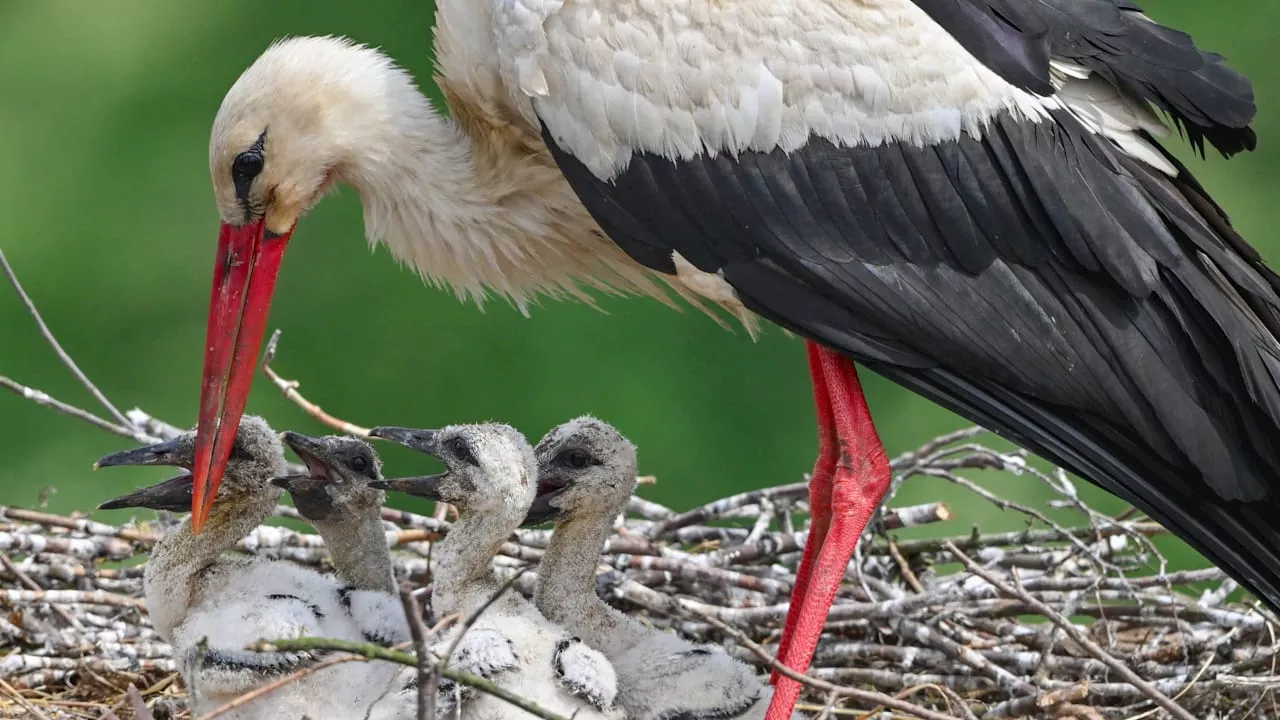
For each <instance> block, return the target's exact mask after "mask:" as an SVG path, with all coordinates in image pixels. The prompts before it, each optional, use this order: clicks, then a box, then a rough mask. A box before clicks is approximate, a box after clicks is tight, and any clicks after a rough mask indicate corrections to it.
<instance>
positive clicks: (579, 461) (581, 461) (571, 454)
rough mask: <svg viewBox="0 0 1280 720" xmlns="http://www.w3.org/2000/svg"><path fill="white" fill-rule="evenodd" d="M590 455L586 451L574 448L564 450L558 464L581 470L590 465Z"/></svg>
mask: <svg viewBox="0 0 1280 720" xmlns="http://www.w3.org/2000/svg"><path fill="white" fill-rule="evenodd" d="M591 460H592V458H591V455H590V454H588V453H587V451H586V450H582V449H580V448H574V449H572V450H566V451H564V452H563V453H561V455H560V463H561V464H562V465H564V466H565V467H569V468H573V469H574V470H581V469H583V468H585V467H586V466H588V465H590V464H591Z"/></svg>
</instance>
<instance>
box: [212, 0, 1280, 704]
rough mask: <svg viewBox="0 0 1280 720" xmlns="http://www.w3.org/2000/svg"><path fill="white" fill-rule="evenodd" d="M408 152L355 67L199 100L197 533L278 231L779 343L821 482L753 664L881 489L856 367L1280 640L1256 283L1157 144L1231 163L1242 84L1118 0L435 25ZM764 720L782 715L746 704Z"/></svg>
mask: <svg viewBox="0 0 1280 720" xmlns="http://www.w3.org/2000/svg"><path fill="white" fill-rule="evenodd" d="M436 44H437V62H438V64H439V67H440V71H441V75H442V78H441V79H440V82H441V86H442V87H443V89H444V92H445V94H446V97H447V98H448V100H449V104H450V107H451V110H452V119H446V118H443V117H441V116H440V115H439V114H438V113H437V112H435V110H434V109H433V108H432V107H431V105H430V104H429V102H428V101H427V100H425V99H424V98H423V96H422V95H421V94H420V93H419V92H418V90H417V89H416V88H415V87H414V85H413V82H412V80H411V79H410V78H409V77H408V76H407V74H406V73H404V72H403V71H401V70H399V69H398V68H396V67H395V66H394V65H393V63H392V62H391V61H390V60H388V59H387V58H386V57H385V56H383V55H381V54H379V53H377V52H376V51H373V50H370V49H367V48H363V47H360V46H357V45H354V44H351V43H349V42H345V41H342V40H336V39H331V38H308V39H294V40H290V41H285V42H281V43H278V44H276V45H273V46H272V47H271V48H270V49H268V50H267V51H266V52H265V53H264V54H263V55H262V56H261V57H260V58H259V59H258V60H257V61H256V62H255V63H254V64H253V65H252V66H251V67H249V68H248V69H247V70H246V71H245V72H244V74H243V75H242V76H241V77H240V78H239V80H238V81H237V82H236V83H235V85H234V86H233V87H232V88H231V90H230V91H229V92H228V93H227V95H226V98H225V99H224V101H223V104H222V107H221V109H220V110H219V112H218V116H217V119H216V121H215V122H214V126H213V133H212V139H211V143H210V165H211V170H212V175H213V182H214V189H215V194H216V196H217V202H218V207H219V210H220V212H221V215H222V219H223V225H222V232H221V236H220V239H219V249H218V255H217V265H216V268H215V271H214V283H213V294H212V302H211V307H210V319H209V335H208V345H207V349H206V356H205V370H204V373H205V374H204V384H203V387H202V391H201V405H200V439H199V452H200V455H199V462H198V465H197V468H196V475H195V482H196V493H195V496H194V500H193V505H194V508H193V510H194V513H195V519H196V523H197V526H198V524H199V522H201V521H202V520H203V518H204V515H205V513H207V512H208V507H209V502H210V497H211V493H212V492H213V491H214V489H215V488H216V486H217V483H218V480H219V477H220V475H221V472H222V468H223V465H224V462H225V459H226V457H227V453H228V452H229V450H230V439H231V438H233V437H234V433H235V428H236V423H237V420H238V418H239V417H240V414H241V412H242V410H243V407H244V401H245V397H246V395H247V393H248V389H249V385H250V381H251V378H252V374H253V372H252V370H253V367H254V364H255V356H256V351H257V349H258V347H259V346H260V343H261V339H262V332H263V329H264V326H265V318H266V314H267V309H268V305H269V303H270V299H271V293H272V287H273V284H274V279H275V275H276V272H277V270H278V267H279V263H280V259H281V255H282V253H283V252H284V249H285V246H286V243H287V242H288V240H289V238H290V236H291V234H292V232H293V228H294V226H295V223H296V222H297V220H298V219H299V217H300V216H301V215H302V214H303V213H304V212H306V210H307V209H308V208H310V207H311V206H312V205H313V204H314V203H315V202H316V201H317V200H318V199H319V198H320V197H321V196H322V195H323V194H324V193H325V192H326V190H327V189H328V188H329V187H330V186H331V185H332V184H334V183H335V182H336V181H339V180H341V181H345V182H347V183H349V184H350V185H352V186H354V187H355V188H356V189H357V191H358V192H359V193H360V195H361V197H362V200H363V202H364V207H365V224H366V229H367V232H368V234H369V237H370V239H371V240H373V241H382V242H385V243H386V244H387V245H388V246H389V247H390V249H391V250H392V252H393V253H394V254H395V255H397V256H398V257H399V258H401V259H402V260H404V261H406V262H408V263H410V264H412V265H414V266H415V267H416V268H417V269H418V270H419V271H420V272H421V273H422V274H423V275H424V276H425V277H427V278H429V279H431V280H432V281H435V282H437V283H441V284H448V285H451V286H453V287H454V288H455V289H456V291H457V292H458V293H459V294H461V295H464V296H477V297H478V296H480V295H483V294H484V293H485V291H486V289H489V290H492V291H495V292H497V293H498V294H500V295H503V296H506V297H507V298H509V299H511V300H512V301H514V302H516V303H517V304H520V305H523V303H524V302H525V301H526V300H527V299H529V298H530V297H531V296H533V295H534V294H536V293H538V292H546V293H550V294H559V295H566V294H568V295H574V294H579V293H580V292H581V290H580V288H579V286H578V285H577V284H576V283H587V284H590V285H594V286H597V287H599V286H608V287H613V288H618V289H622V290H628V291H634V292H639V293H643V294H650V295H655V296H659V295H661V294H662V293H661V291H660V286H659V285H658V284H656V283H654V282H653V278H654V277H661V278H665V279H667V280H669V281H670V282H671V284H672V286H673V287H674V288H676V289H677V290H678V291H680V292H682V293H686V294H693V295H695V296H698V297H703V298H706V299H709V300H711V301H712V302H713V304H715V305H717V306H720V307H723V308H725V309H728V310H729V311H731V312H735V313H737V314H738V315H739V317H742V318H743V319H744V320H745V321H747V322H752V321H753V317H754V316H753V315H751V313H755V314H758V315H760V316H763V317H765V318H767V319H769V320H772V321H774V322H775V323H777V324H779V325H781V326H783V327H786V328H789V329H791V330H793V331H795V332H797V333H799V334H800V335H802V336H804V337H805V338H807V340H808V347H809V358H810V370H811V372H812V375H813V381H814V387H815V396H816V399H817V408H818V427H819V433H820V434H819V437H820V444H819V456H818V460H817V464H816V466H815V469H814V473H813V477H812V480H811V482H810V487H811V501H812V509H813V520H812V529H811V532H810V536H809V542H808V544H807V545H806V548H805V554H804V558H803V561H802V566H801V571H800V574H799V578H800V581H799V582H798V583H797V586H796V589H795V593H794V595H793V600H794V602H793V604H792V607H791V610H790V612H789V613H788V617H787V623H786V629H785V630H784V633H783V637H782V641H781V647H780V656H781V658H782V660H783V662H785V663H786V664H788V665H790V666H791V667H794V668H796V669H798V670H803V669H805V668H806V667H807V665H808V661H809V658H810V656H811V654H812V651H813V649H814V646H815V645H816V642H817V638H818V636H819V633H820V630H821V626H822V623H823V620H824V618H825V617H826V612H827V610H828V608H829V605H830V602H831V600H832V597H833V595H834V593H835V590H836V587H837V585H838V584H839V582H840V579H841V577H842V575H843V572H844V570H845V567H846V564H847V561H848V558H849V556H850V554H851V552H852V549H853V547H854V544H855V543H856V541H857V539H858V537H859V535H860V534H861V531H862V530H863V527H864V525H865V524H866V522H867V520H868V518H869V517H870V515H871V513H872V511H873V510H874V509H875V507H876V506H877V504H878V503H879V501H880V500H881V498H882V497H883V493H884V491H885V489H886V487H887V486H888V482H889V471H888V466H887V463H886V461H885V454H884V450H883V448H882V447H881V444H880V441H879V439H878V437H877V435H876V432H875V429H874V427H873V426H872V422H871V419H870V414H869V412H868V410H867V408H866V405H865V402H864V400H863V398H862V394H861V391H860V389H859V385H858V377H857V373H856V371H855V368H854V365H853V361H854V360H856V361H859V362H861V363H862V364H863V365H865V366H866V367H869V368H871V369H873V370H875V371H877V372H879V373H881V374H883V375H885V376H887V377H889V378H891V379H893V380H895V381H897V382H899V383H901V384H902V385H904V386H906V387H908V388H910V389H912V390H914V391H916V392H918V393H921V394H922V395H924V396H926V397H928V398H930V399H932V400H934V401H936V402H938V403H940V404H941V405H943V406H945V407H947V408H950V409H952V410H954V411H956V412H958V413H960V414H962V415H964V416H966V417H968V418H971V419H973V420H974V421H976V422H979V423H981V424H983V425H985V426H986V427H988V428H990V429H992V430H994V431H996V432H999V433H1001V434H1003V435H1005V436H1007V437H1009V438H1011V439H1013V440H1014V441H1016V442H1018V443H1019V444H1022V445H1023V446H1025V447H1027V448H1029V449H1031V450H1033V451H1035V452H1036V453H1038V454H1040V455H1042V456H1044V457H1046V458H1049V459H1051V460H1053V461H1054V462H1056V463H1058V464H1060V465H1062V466H1064V467H1066V468H1069V469H1070V470H1072V471H1074V472H1076V473H1078V474H1080V475H1082V476H1083V477H1085V478H1087V479H1089V480H1091V481H1092V482H1094V483H1097V484H1099V485H1101V486H1102V487H1104V488H1106V489H1108V490H1110V491H1111V492H1114V493H1116V494H1117V495H1119V496H1121V497H1122V498H1124V499H1125V500H1127V501H1129V502H1131V503H1133V504H1135V505H1137V506H1138V507H1139V508H1141V509H1142V510H1144V511H1145V512H1147V513H1149V514H1150V515H1151V516H1153V517H1154V518H1156V519H1158V520H1159V521H1161V522H1162V523H1164V524H1165V525H1166V526H1167V527H1169V528H1170V529H1171V530H1173V531H1174V532H1176V533H1177V534H1178V535H1180V536H1181V537H1183V538H1184V539H1186V540H1187V541H1189V542H1190V543H1191V544H1192V545H1193V546H1194V547H1196V548H1197V549H1198V550H1199V551H1201V552H1202V553H1204V554H1205V555H1207V556H1208V557H1209V558H1210V559H1211V560H1212V561H1213V562H1215V563H1216V564H1218V565H1220V566H1222V567H1223V568H1225V569H1226V570H1228V571H1229V572H1230V573H1231V574H1232V575H1234V576H1235V577H1236V578H1238V579H1239V580H1240V581H1241V582H1243V583H1244V584H1245V585H1247V586H1248V587H1249V588H1250V589H1251V590H1253V591H1254V592H1256V593H1258V594H1259V595H1261V596H1262V597H1263V598H1265V599H1266V600H1267V601H1268V602H1269V603H1270V604H1271V605H1272V606H1280V531H1278V530H1277V528H1276V525H1275V523H1274V518H1275V517H1277V516H1280V500H1278V499H1277V491H1278V490H1280V479H1278V478H1280V442H1277V440H1280V387H1278V383H1280V342H1277V336H1278V335H1280V294H1278V292H1277V288H1278V287H1280V278H1277V276H1276V275H1275V274H1274V273H1273V272H1272V271H1270V270H1269V269H1267V268H1266V267H1265V266H1264V264H1263V262H1262V261H1261V259H1260V258H1259V256H1258V254H1257V253H1256V252H1255V251H1254V250H1253V249H1252V248H1250V247H1249V245H1248V244H1247V243H1246V242H1245V241H1244V240H1243V239H1242V238H1241V237H1240V236H1239V235H1237V234H1236V232H1235V231H1234V230H1233V229H1232V228H1231V226H1230V224H1229V222H1228V220H1227V218H1226V216H1225V215H1224V214H1223V212H1222V211H1221V210H1220V208H1219V207H1218V206H1217V205H1216V204H1215V203H1214V202H1213V200H1211V199H1210V198H1209V196H1208V195H1207V193H1206V192H1205V191H1204V189H1203V188H1202V187H1200V185H1199V184H1198V183H1197V182H1196V181H1195V179H1194V178H1193V177H1192V176H1191V174H1190V173H1189V172H1188V170H1187V169H1186V168H1185V167H1183V166H1182V165H1181V164H1180V163H1179V162H1178V161H1177V160H1176V159H1175V158H1174V157H1172V156H1171V155H1170V154H1169V153H1167V152H1166V151H1165V150H1164V149H1163V148H1162V147H1161V146H1160V145H1159V143H1158V140H1157V137H1160V136H1163V135H1165V134H1167V132H1168V128H1167V127H1166V125H1165V124H1164V123H1162V122H1161V116H1160V115H1158V114H1157V112H1158V111H1163V113H1164V116H1165V117H1167V118H1168V119H1169V120H1170V121H1171V123H1172V124H1173V125H1175V126H1177V127H1178V128H1179V129H1180V130H1181V131H1182V132H1184V133H1185V134H1186V135H1187V136H1188V137H1189V138H1190V139H1191V141H1192V142H1193V143H1194V144H1195V145H1196V146H1198V147H1199V148H1200V149H1203V145H1204V143H1206V142H1207V143H1209V144H1211V145H1213V146H1214V147H1216V148H1217V149H1218V150H1219V151H1221V152H1223V153H1225V154H1228V155H1230V154H1232V153H1235V152H1238V151H1240V150H1244V149H1251V148H1252V147H1253V145H1254V139H1255V138H1254V134H1253V131H1252V130H1251V129H1250V128H1249V123H1250V122H1251V120H1252V117H1253V114H1254V110H1255V108H1254V104H1253V99H1252V89H1251V87H1250V84H1249V82H1248V81H1247V80H1246V79H1245V78H1244V77H1242V76H1241V75H1239V74H1238V73H1236V72H1234V71H1232V70H1230V69H1228V68H1227V67H1226V66H1225V65H1224V64H1223V62H1222V58H1221V57H1219V56H1217V55H1213V54H1210V53H1206V52H1202V51H1200V50H1199V49H1197V48H1196V47H1195V45H1194V44H1193V43H1192V41H1191V40H1190V38H1188V37H1187V36H1186V35H1184V34H1182V33H1179V32H1177V31H1174V30H1171V29H1168V28H1166V27H1163V26H1161V25H1159V24H1157V23H1155V22H1154V21H1152V20H1150V19H1149V18H1147V17H1146V16H1145V15H1143V14H1142V12H1141V10H1140V9H1139V8H1138V7H1137V6H1136V5H1134V4H1132V3H1131V2H1128V0H785V1H780V0H647V1H642V0H567V1H566V0H491V1H490V2H476V1H475V0H448V1H446V2H441V3H440V7H439V16H438V20H437V31H436ZM775 682H777V684H778V692H777V693H776V694H775V697H774V701H773V705H772V706H771V710H770V715H769V717H770V718H782V717H785V716H786V714H787V712H788V711H789V709H790V708H791V707H792V705H793V704H794V701H795V699H796V696H797V694H798V692H799V689H798V686H797V685H796V684H795V683H793V682H791V681H782V680H780V679H779V678H776V677H775Z"/></svg>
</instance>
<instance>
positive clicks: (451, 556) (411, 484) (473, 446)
mask: <svg viewBox="0 0 1280 720" xmlns="http://www.w3.org/2000/svg"><path fill="white" fill-rule="evenodd" d="M371 435H373V436H374V437H381V438H386V439H388V440H394V441H395V442H398V443H400V444H402V445H406V446H408V447H411V448H413V449H415V450H420V451H422V452H424V453H427V454H428V455H431V456H433V457H436V458H437V459H439V460H440V461H441V462H443V463H444V464H445V466H446V468H447V470H446V472H444V473H442V474H439V475H433V476H427V477H414V478H400V479H396V480H388V481H385V482H380V483H375V485H376V486H378V487H383V488H389V489H392V490H398V491H401V492H406V493H409V494H411V495H415V496H417V497H423V498H428V499H431V500H436V501H443V502H447V503H450V504H451V505H454V506H455V507H456V508H457V509H458V521H457V522H456V523H454V525H453V528H452V529H451V530H450V531H449V535H448V537H446V538H445V539H444V540H443V541H441V542H440V543H439V545H438V546H437V548H436V550H435V552H436V556H437V558H438V565H437V567H438V569H437V570H436V574H435V581H434V583H435V587H434V591H433V597H432V605H433V609H434V610H435V612H436V614H437V615H438V616H444V615H447V614H451V613H458V614H460V615H462V616H463V617H469V616H471V615H472V614H474V613H476V612H480V610H481V608H482V607H484V605H485V604H486V603H488V602H489V601H490V600H492V599H493V598H494V597H495V596H499V595H500V597H498V599H497V600H496V601H494V602H493V603H492V604H491V605H489V606H488V607H487V608H485V609H484V610H483V612H480V614H479V617H478V619H477V620H476V622H475V624H474V626H473V627H472V628H471V629H470V630H468V631H467V634H466V635H465V636H464V639H463V641H462V642H460V643H459V647H458V648H457V650H456V652H455V653H454V655H453V657H451V658H450V662H451V664H453V665H455V666H459V667H460V668H461V669H464V670H466V671H468V672H472V673H474V674H478V675H481V676H482V677H487V678H489V679H491V680H493V681H494V682H496V683H497V684H499V685H501V686H502V687H504V688H506V689H508V690H510V691H512V692H514V693H516V694H518V695H521V696H523V697H526V698H529V699H531V700H533V701H535V702H537V703H538V704H539V705H541V706H542V707H543V708H545V709H547V710H550V711H552V712H557V713H560V714H563V715H570V716H573V717H575V718H580V719H583V720H585V719H587V718H620V717H622V715H621V714H620V713H619V712H617V711H616V710H613V709H612V705H613V700H614V696H615V694H616V692H617V685H616V681H617V679H616V676H615V675H614V672H613V668H612V666H611V665H610V663H609V661H608V660H607V659H605V657H604V656H603V655H601V654H600V653H599V652H598V651H596V650H593V649H591V648H590V647H587V646H586V645H584V644H583V643H582V642H581V641H580V640H578V639H577V638H575V637H572V636H571V635H569V634H568V633H566V632H565V631H564V630H563V629H562V628H560V627H558V626H556V625H555V624H553V623H551V622H549V621H548V620H547V619H546V618H544V617H543V616H542V615H541V614H539V613H538V611H537V609H536V608H534V606H533V604H532V603H530V602H529V601H528V600H526V599H525V598H524V597H523V596H521V595H520V594H519V593H517V592H515V591H507V592H503V587H502V584H501V583H500V582H499V581H498V579H497V577H495V576H494V574H493V572H492V571H490V569H489V561H490V560H492V559H493V557H494V556H495V555H497V554H498V550H499V549H500V548H501V547H502V543H503V542H504V541H505V540H506V539H507V538H508V537H510V535H511V533H512V532H514V531H515V530H516V528H517V527H519V526H520V523H521V521H523V520H524V518H525V516H526V515H527V514H528V512H529V507H530V505H531V504H532V503H533V499H534V495H535V492H536V489H537V469H536V466H535V461H534V456H533V449H532V448H531V447H529V443H528V441H526V440H525V438H524V436H523V435H521V434H520V433H519V432H518V431H516V430H515V429H514V428H512V427H510V426H508V425H500V424H487V425H455V426H450V427H446V428H444V429H442V430H410V429H407V428H393V427H381V428H375V429H374V430H373V431H372V433H371ZM485 633H487V636H486V634H485ZM473 634H474V636H473ZM449 640H450V639H449V638H446V639H445V642H449ZM458 702H465V703H466V707H465V711H464V712H465V715H466V717H468V718H495V719H496V718H532V717H534V716H533V715H531V714H529V713H526V712H524V711H521V710H517V709H516V708H514V707H512V706H511V705H509V704H507V703H506V702H505V701H503V700H499V699H497V698H494V697H491V696H488V695H478V696H475V697H474V698H471V699H468V698H465V697H462V698H459V700H458Z"/></svg>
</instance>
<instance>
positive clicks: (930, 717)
mask: <svg viewBox="0 0 1280 720" xmlns="http://www.w3.org/2000/svg"><path fill="white" fill-rule="evenodd" d="M688 610H689V612H690V613H691V614H693V615H697V616H698V617H700V618H701V619H702V620H703V621H705V622H707V623H709V624H711V625H713V626H715V627H716V628H717V629H718V630H720V632H723V633H724V634H726V635H728V636H729V637H732V638H733V639H734V640H736V641H738V642H739V643H742V646H743V647H745V648H747V649H748V650H750V651H751V652H752V653H754V654H755V655H756V657H758V658H760V661H761V662H763V663H765V664H767V665H768V666H769V667H770V668H771V669H773V670H777V671H778V672H780V673H782V674H783V675H786V676H787V677H789V678H791V679H792V680H795V681H796V682H799V683H801V684H803V685H807V686H809V687H811V688H814V689H815V690H821V691H823V692H828V693H831V694H833V695H839V696H841V697H848V698H853V699H855V700H859V701H862V702H867V703H872V704H875V705H879V706H883V707H887V708H889V709H891V710H897V711H898V712H904V713H908V714H911V715H914V716H916V717H918V718H921V720H955V716H954V715H943V714H942V713H939V712H934V711H932V710H929V709H927V708H922V707H920V706H919V705H915V704H912V703H909V702H906V701H904V700H899V699H897V698H895V697H892V696H889V695H885V694H883V693H878V692H871V691H869V690H859V689H858V688H852V687H846V686H843V685H836V684H834V683H829V682H827V681H826V680H819V679H818V678H815V677H811V676H809V675H803V674H801V673H798V672H796V671H795V670H792V669H791V668H789V667H787V666H786V665H783V664H782V663H781V662H779V661H778V658H776V657H774V656H773V655H771V654H770V653H769V651H768V650H765V649H764V648H763V647H760V645H759V644H757V643H756V642H755V641H754V640H752V639H751V638H749V637H747V635H746V633H743V632H741V631H740V630H738V629H736V628H732V627H729V626H728V625H726V624H724V623H722V622H720V621H719V620H718V619H716V618H715V617H712V616H711V615H707V614H704V613H701V612H699V611H697V610H693V609H688Z"/></svg>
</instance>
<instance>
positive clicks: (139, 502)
mask: <svg viewBox="0 0 1280 720" xmlns="http://www.w3.org/2000/svg"><path fill="white" fill-rule="evenodd" d="M121 464H124V463H121ZM194 488H195V478H193V477H192V476H191V473H183V474H181V475H179V476H177V477H175V478H170V479H168V480H165V481H164V482H162V483H159V484H156V485H152V486H151V487H145V488H142V489H141V490H134V491H133V492H131V493H129V494H128V495H121V496H120V497H118V498H112V499H110V500H108V501H106V502H104V503H102V504H101V505H99V506H98V509H99V510H120V509H123V508H147V509H149V510H168V511H169V512H179V513H182V512H190V511H191V493H192V490H193V489H194Z"/></svg>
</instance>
